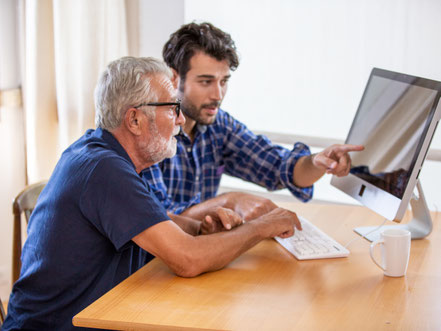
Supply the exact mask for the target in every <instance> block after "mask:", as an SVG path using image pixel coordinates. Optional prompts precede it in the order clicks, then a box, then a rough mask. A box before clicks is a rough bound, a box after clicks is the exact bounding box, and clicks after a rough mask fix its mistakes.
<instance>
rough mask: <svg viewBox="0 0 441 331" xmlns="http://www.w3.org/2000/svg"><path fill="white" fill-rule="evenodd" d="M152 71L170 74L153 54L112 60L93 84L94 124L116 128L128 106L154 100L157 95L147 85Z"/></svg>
mask: <svg viewBox="0 0 441 331" xmlns="http://www.w3.org/2000/svg"><path fill="white" fill-rule="evenodd" d="M155 74H164V75H165V76H167V77H168V78H170V79H171V77H172V72H171V70H170V69H169V68H168V67H167V65H166V64H165V63H164V62H162V61H160V60H157V59H155V58H152V57H132V56H126V57H122V58H120V59H118V60H115V61H113V62H111V63H110V64H109V65H108V66H107V68H106V70H104V72H103V73H102V74H101V76H100V78H99V80H98V83H97V85H96V87H95V125H96V127H100V128H103V129H106V130H112V129H115V128H117V127H118V126H120V125H121V122H122V119H123V118H124V115H125V113H126V111H127V109H128V108H129V107H134V106H136V105H138V104H141V103H143V102H156V101H157V98H158V96H157V95H156V91H154V90H153V89H152V88H151V86H150V82H151V78H152V76H153V75H155Z"/></svg>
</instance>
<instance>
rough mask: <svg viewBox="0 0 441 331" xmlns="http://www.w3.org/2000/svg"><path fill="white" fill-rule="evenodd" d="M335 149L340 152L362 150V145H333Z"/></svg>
mask: <svg viewBox="0 0 441 331" xmlns="http://www.w3.org/2000/svg"><path fill="white" fill-rule="evenodd" d="M335 149H336V150H338V151H339V152H342V153H348V152H360V151H362V150H364V146H363V145H352V144H343V145H337V146H335Z"/></svg>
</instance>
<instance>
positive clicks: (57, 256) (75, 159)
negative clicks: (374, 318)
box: [3, 57, 299, 330]
mask: <svg viewBox="0 0 441 331" xmlns="http://www.w3.org/2000/svg"><path fill="white" fill-rule="evenodd" d="M170 78H171V72H170V70H169V69H168V68H167V66H165V65H164V64H163V63H162V62H159V61H157V60H155V59H152V58H133V57H125V58H122V59H119V60H116V61H114V62H112V63H110V64H109V65H108V67H107V69H106V70H105V71H104V73H103V74H102V75H101V77H100V79H99V82H98V84H97V87H96V90H95V104H96V125H97V129H96V130H88V131H87V132H86V133H85V134H84V136H83V137H81V138H80V139H79V140H78V141H76V142H75V143H73V144H72V145H71V146H70V147H69V148H68V149H66V151H65V152H64V153H63V155H62V156H61V158H60V160H59V162H58V164H57V166H56V168H55V170H54V172H53V174H52V176H51V178H50V180H49V182H48V184H47V186H46V187H45V189H44V190H43V192H42V193H41V195H40V198H39V200H38V203H37V206H36V208H35V210H34V212H33V214H32V217H31V219H30V222H29V227H28V239H27V241H26V243H25V246H24V249H23V255H22V264H23V266H22V270H21V274H20V278H19V280H18V281H17V282H16V283H15V284H14V287H13V290H12V294H11V297H10V301H9V308H8V316H7V318H6V321H5V323H4V325H3V329H4V330H15V329H26V330H70V329H72V330H77V329H76V328H75V329H74V328H73V326H72V323H71V320H72V317H73V316H74V315H75V314H77V313H78V312H79V311H81V310H82V309H83V308H85V307H86V306H87V305H89V304H90V303H91V302H93V301H94V300H96V299H97V298H98V297H100V296H101V295H103V294H104V293H105V292H107V291H108V290H110V289H111V288H112V287H113V286H115V285H116V284H118V283H119V282H121V281H122V280H123V279H125V278H126V277H128V276H129V275H130V274H132V273H133V272H135V271H136V270H138V269H139V268H140V267H141V266H143V265H144V264H145V263H147V262H148V261H149V260H151V259H152V257H153V256H157V257H158V258H160V259H162V260H163V261H164V262H165V263H166V264H167V265H168V266H169V267H170V269H171V270H172V271H173V272H175V273H176V274H177V275H180V276H184V277H192V276H196V275H199V274H200V273H203V272H206V271H212V270H217V269H220V268H222V267H224V266H225V265H226V264H227V263H229V262H230V261H232V260H233V259H234V258H236V257H237V256H239V255H240V254H241V253H242V252H244V251H246V250H247V249H249V248H250V247H252V246H253V245H255V244H256V243H258V242H259V241H261V240H263V239H264V238H270V237H274V236H285V237H286V236H290V235H292V234H293V232H294V227H295V226H297V227H299V223H298V219H297V217H296V215H295V214H294V213H291V212H289V211H287V210H284V209H275V210H273V211H272V212H271V213H269V214H267V215H265V216H262V217H260V218H257V219H255V220H254V221H252V222H247V223H245V224H242V222H239V220H240V218H238V217H237V216H235V215H234V214H231V212H228V211H226V210H222V209H220V210H218V211H219V213H218V214H219V215H218V216H219V217H218V218H215V219H211V218H210V222H208V223H206V222H204V221H202V222H201V221H200V220H198V221H195V220H192V219H189V218H186V217H182V216H174V215H173V216H172V217H173V218H174V219H173V221H172V220H171V219H170V217H169V216H168V215H167V212H166V210H165V209H164V208H163V207H162V205H161V204H160V202H159V201H158V200H157V199H156V197H155V196H154V194H153V193H152V192H151V190H150V188H149V186H148V185H146V184H145V183H144V181H143V180H142V177H141V176H140V173H141V171H142V170H143V169H145V168H146V167H149V166H151V165H153V164H154V163H156V162H158V161H161V160H162V159H164V158H166V157H171V156H173V154H174V153H175V151H176V139H175V138H174V136H175V135H176V134H177V133H178V132H179V126H180V125H183V124H184V123H185V119H184V116H183V115H182V113H181V112H180V109H179V102H178V101H177V100H176V94H175V93H176V92H175V89H174V88H173V85H172V82H171V80H170ZM228 213H229V214H228ZM220 221H221V222H222V225H219V224H220ZM216 224H217V225H216ZM224 227H226V228H232V229H231V230H230V231H222V232H217V231H218V230H219V229H222V228H224ZM200 234H205V235H200Z"/></svg>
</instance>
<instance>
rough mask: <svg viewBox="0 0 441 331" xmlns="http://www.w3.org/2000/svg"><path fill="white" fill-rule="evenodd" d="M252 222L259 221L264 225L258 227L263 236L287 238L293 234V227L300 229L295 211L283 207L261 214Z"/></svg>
mask: <svg viewBox="0 0 441 331" xmlns="http://www.w3.org/2000/svg"><path fill="white" fill-rule="evenodd" d="M252 222H259V223H262V224H264V225H266V226H261V227H259V229H260V231H263V232H261V233H262V236H263V237H266V238H273V237H276V236H278V237H281V238H287V237H291V236H292V235H293V234H294V231H295V228H297V229H298V230H301V229H302V226H301V225H300V221H299V219H298V217H297V215H296V214H295V213H293V212H292V211H289V210H287V209H284V208H276V209H273V210H272V211H270V212H269V213H267V214H265V215H262V216H260V217H258V218H256V219H255V220H253V221H252Z"/></svg>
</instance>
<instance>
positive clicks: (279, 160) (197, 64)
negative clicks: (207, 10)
mask: <svg viewBox="0 0 441 331" xmlns="http://www.w3.org/2000/svg"><path fill="white" fill-rule="evenodd" d="M163 57H164V60H165V62H166V63H167V64H168V65H169V66H170V68H172V71H173V81H174V83H175V85H176V86H177V88H178V98H179V99H180V100H181V106H182V111H183V112H184V114H185V116H186V123H185V125H184V126H183V127H182V130H181V132H180V133H179V135H178V136H177V137H176V139H177V140H178V147H177V155H176V156H175V157H174V158H172V159H167V160H164V161H163V162H161V163H160V164H158V165H154V166H153V167H150V168H148V169H146V171H145V172H144V177H145V179H146V180H147V182H148V183H149V184H150V185H151V187H152V190H153V192H154V193H155V194H156V196H157V197H158V199H159V200H160V201H161V203H163V205H164V206H165V207H166V208H167V209H168V210H169V211H170V212H173V213H177V214H182V215H187V216H191V217H195V218H199V219H200V218H201V217H202V216H203V215H205V214H207V213H210V210H211V209H212V208H213V207H215V206H224V207H227V208H231V209H233V210H235V211H236V212H238V213H239V214H240V215H241V216H242V217H244V218H245V219H252V218H254V217H257V216H259V215H262V214H264V213H266V212H268V211H269V210H272V209H273V208H275V207H276V206H275V205H274V204H273V203H272V202H271V201H269V200H267V199H262V198H259V197H256V196H253V195H249V194H244V193H239V192H233V193H228V194H223V195H220V196H216V193H217V191H218V188H219V182H220V179H221V176H222V174H223V173H227V174H229V175H232V176H235V177H238V178H241V179H244V180H246V181H250V182H253V183H255V184H258V185H261V186H263V187H266V188H267V189H268V190H271V191H272V190H277V189H281V188H287V189H288V190H289V191H290V192H291V193H292V194H293V195H295V196H296V197H297V198H299V199H300V200H302V201H308V200H309V199H311V197H312V192H313V188H312V185H313V183H314V182H316V181H317V180H318V179H319V178H320V177H322V176H323V174H324V173H325V172H327V173H331V174H335V175H337V176H344V175H347V173H348V172H349V170H350V158H349V156H348V152H349V151H359V150H361V149H362V148H363V147H362V146H352V145H334V146H331V147H328V148H326V149H325V150H324V151H322V152H320V153H318V154H315V155H311V154H310V151H309V148H308V146H306V145H305V144H302V143H300V142H298V143H296V144H295V145H294V147H293V149H292V150H291V151H290V150H288V149H285V148H282V147H279V146H275V145H273V144H272V143H271V142H270V141H269V140H268V139H267V138H266V137H264V136H256V135H255V134H253V133H252V132H251V131H250V130H248V129H247V127H246V126H245V125H244V124H242V123H240V122H239V121H237V120H235V119H234V118H233V117H232V116H231V115H229V114H228V113H227V112H225V111H223V110H222V109H220V108H219V107H220V105H221V103H222V100H223V98H224V97H225V94H226V92H227V87H228V80H229V79H230V75H231V72H230V71H232V70H235V69H236V68H237V66H238V65H239V60H238V56H237V54H236V48H235V45H234V42H233V40H232V39H231V37H230V35H229V34H227V33H225V32H223V31H221V30H219V29H217V28H216V27H214V26H213V25H211V24H209V23H202V24H195V23H190V24H187V25H184V26H182V27H181V28H180V29H179V30H178V31H176V32H175V33H173V34H172V35H171V37H170V39H169V41H168V42H167V43H166V44H165V46H164V49H163Z"/></svg>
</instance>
